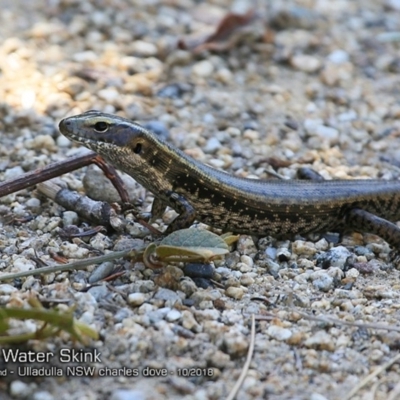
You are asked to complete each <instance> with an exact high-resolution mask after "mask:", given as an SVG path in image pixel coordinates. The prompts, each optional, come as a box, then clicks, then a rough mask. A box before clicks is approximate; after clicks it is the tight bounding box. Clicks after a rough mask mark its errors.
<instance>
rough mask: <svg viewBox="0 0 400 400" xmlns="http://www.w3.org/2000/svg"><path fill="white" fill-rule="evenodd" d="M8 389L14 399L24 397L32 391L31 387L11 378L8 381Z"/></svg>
mask: <svg viewBox="0 0 400 400" xmlns="http://www.w3.org/2000/svg"><path fill="white" fill-rule="evenodd" d="M9 391H10V394H11V396H12V397H14V398H16V399H24V398H26V397H27V396H28V395H29V394H30V393H31V392H32V387H31V385H28V384H27V383H24V382H22V381H18V380H13V381H12V382H11V383H10V388H9Z"/></svg>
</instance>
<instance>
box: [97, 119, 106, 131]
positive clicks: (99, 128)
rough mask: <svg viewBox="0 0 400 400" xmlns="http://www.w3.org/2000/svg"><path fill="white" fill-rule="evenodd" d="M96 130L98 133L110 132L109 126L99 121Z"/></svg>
mask: <svg viewBox="0 0 400 400" xmlns="http://www.w3.org/2000/svg"><path fill="white" fill-rule="evenodd" d="M94 129H95V130H96V131H97V132H106V131H107V130H108V124H107V122H104V121H99V122H96V123H95V124H94Z"/></svg>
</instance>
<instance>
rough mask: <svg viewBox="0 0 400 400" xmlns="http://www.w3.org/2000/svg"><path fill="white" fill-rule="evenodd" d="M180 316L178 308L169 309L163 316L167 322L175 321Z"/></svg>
mask: <svg viewBox="0 0 400 400" xmlns="http://www.w3.org/2000/svg"><path fill="white" fill-rule="evenodd" d="M181 317H182V314H181V313H180V312H179V311H178V310H171V311H169V312H168V313H167V315H166V316H165V319H166V320H167V321H168V322H175V321H178V320H179V319H180V318H181Z"/></svg>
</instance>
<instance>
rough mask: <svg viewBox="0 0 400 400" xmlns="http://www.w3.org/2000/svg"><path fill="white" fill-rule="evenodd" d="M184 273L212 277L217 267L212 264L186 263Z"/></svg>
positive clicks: (194, 276)
mask: <svg viewBox="0 0 400 400" xmlns="http://www.w3.org/2000/svg"><path fill="white" fill-rule="evenodd" d="M183 273H184V274H185V275H186V276H189V277H190V278H192V279H193V278H205V279H212V278H213V276H214V273H215V269H214V267H213V266H212V265H211V264H195V263H190V264H186V265H185V266H184V267H183Z"/></svg>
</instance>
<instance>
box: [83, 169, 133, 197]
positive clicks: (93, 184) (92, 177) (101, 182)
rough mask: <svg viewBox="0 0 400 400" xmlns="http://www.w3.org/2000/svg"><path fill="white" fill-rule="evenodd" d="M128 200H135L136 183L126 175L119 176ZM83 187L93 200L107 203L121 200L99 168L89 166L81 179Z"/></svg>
mask: <svg viewBox="0 0 400 400" xmlns="http://www.w3.org/2000/svg"><path fill="white" fill-rule="evenodd" d="M120 176H121V178H122V180H123V182H124V185H125V188H126V190H127V191H128V194H129V196H130V198H135V196H136V190H137V183H136V181H135V180H134V179H133V178H132V177H130V176H129V175H127V174H120ZM83 187H84V188H85V192H86V194H87V195H88V196H89V197H90V198H91V199H93V200H99V201H105V202H107V203H118V202H120V201H121V198H120V196H119V194H118V192H117V190H116V189H115V188H114V186H113V185H112V183H111V182H110V181H109V179H107V178H106V177H105V175H104V173H103V171H101V169H100V168H98V167H95V166H90V167H89V168H88V169H87V171H86V173H85V176H84V177H83Z"/></svg>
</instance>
